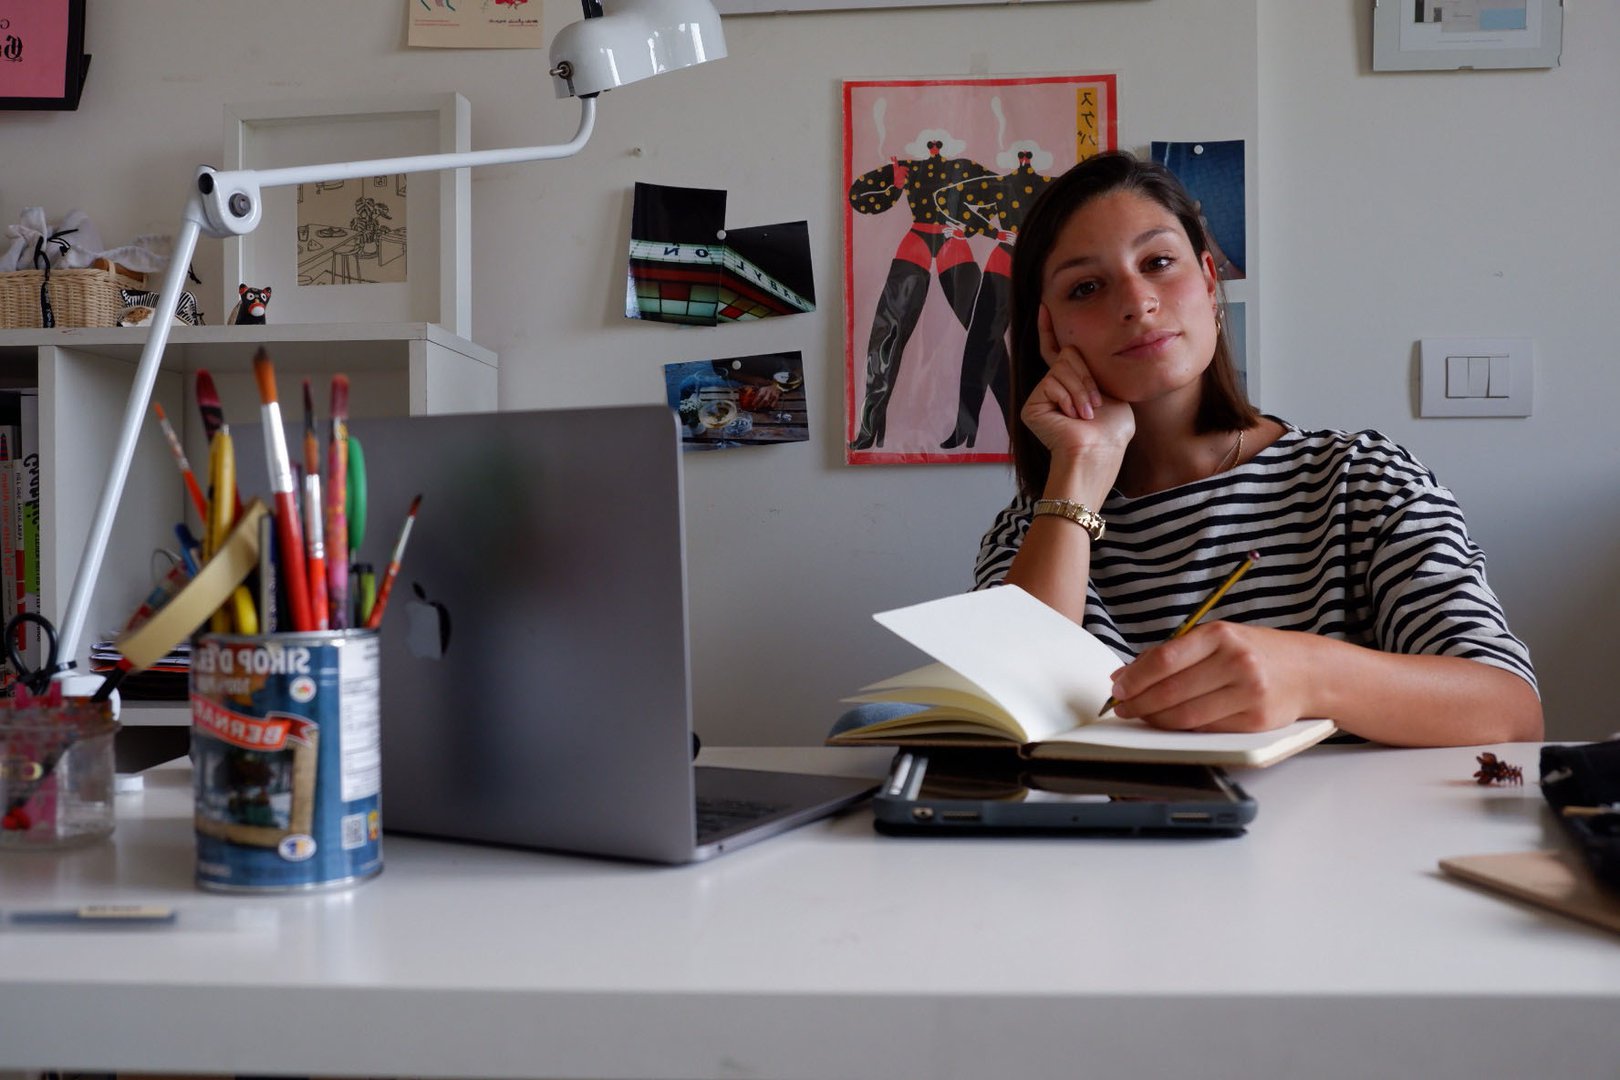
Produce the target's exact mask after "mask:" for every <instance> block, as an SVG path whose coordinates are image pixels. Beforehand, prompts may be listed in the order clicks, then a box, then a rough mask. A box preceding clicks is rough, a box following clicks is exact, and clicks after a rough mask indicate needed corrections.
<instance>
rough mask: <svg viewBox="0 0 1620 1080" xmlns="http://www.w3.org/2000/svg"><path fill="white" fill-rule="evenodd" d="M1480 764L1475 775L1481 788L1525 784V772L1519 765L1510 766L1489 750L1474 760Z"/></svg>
mask: <svg viewBox="0 0 1620 1080" xmlns="http://www.w3.org/2000/svg"><path fill="white" fill-rule="evenodd" d="M1474 760H1475V761H1477V762H1479V769H1478V771H1477V772H1475V773H1474V779H1475V780H1478V781H1479V785H1480V787H1488V786H1489V785H1491V784H1522V783H1524V770H1523V769H1522V768H1520V767H1519V766H1517V765H1509V764H1508V763H1507V762H1505V761H1503V760H1501V759H1500V758H1498V757H1497V756H1496V755H1495V754H1493V753H1491V752H1490V751H1489V750H1487V751H1485V752H1484V753H1483V754H1480V755H1479V756H1478V757H1477V758H1475V759H1474Z"/></svg>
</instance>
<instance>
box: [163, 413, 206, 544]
mask: <svg viewBox="0 0 1620 1080" xmlns="http://www.w3.org/2000/svg"><path fill="white" fill-rule="evenodd" d="M152 409H153V411H154V412H156V413H157V418H158V423H159V424H161V425H163V437H164V438H165V439H167V440H168V441H169V453H171V454H173V455H174V463H175V464H176V465H178V466H180V475H181V476H182V477H183V478H184V479H185V481H186V490H187V491H188V492H190V493H191V505H193V506H195V507H196V508H197V520H199V521H207V520H208V500H207V499H206V498H205V497H204V496H203V491H202V485H200V484H198V483H197V474H196V473H194V472H192V471H191V462H189V461H187V460H186V451H185V448H184V447H182V446H181V445H180V436H178V435H176V434H175V433H174V425H173V424H171V423H169V417H168V414H167V413H165V412H164V411H163V406H162V405H161V404H160V403H158V402H156V401H154V402H152Z"/></svg>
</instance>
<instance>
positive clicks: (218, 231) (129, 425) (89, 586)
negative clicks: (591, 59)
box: [57, 96, 596, 664]
mask: <svg viewBox="0 0 1620 1080" xmlns="http://www.w3.org/2000/svg"><path fill="white" fill-rule="evenodd" d="M579 107H580V117H579V128H578V130H577V131H576V132H575V133H574V137H573V138H572V139H570V140H569V141H568V142H565V143H554V144H551V145H548V146H524V147H514V148H511V149H506V150H467V151H449V152H445V153H441V154H418V155H415V156H413V157H396V158H378V159H376V160H372V161H348V162H336V163H333V164H330V165H294V166H288V167H286V168H279V169H257V170H255V169H241V170H233V171H228V172H220V171H217V170H214V169H209V168H203V169H199V170H198V173H197V184H196V189H195V190H194V191H193V192H192V193H191V197H190V198H189V199H187V200H186V207H185V210H184V211H183V212H182V214H181V218H180V231H179V233H178V234H177V235H176V237H175V242H174V251H173V253H172V254H171V255H170V257H169V266H168V269H167V270H166V271H165V272H164V274H163V284H162V286H161V287H160V290H159V298H158V302H157V303H156V304H155V305H153V307H154V311H153V313H152V323H151V330H150V332H149V333H148V334H147V337H146V343H145V345H144V346H143V347H142V349H141V358H140V360H139V362H138V363H137V364H136V366H135V379H134V382H133V384H132V385H131V386H130V390H129V400H128V401H127V402H126V403H125V405H124V419H123V423H122V424H121V426H120V427H119V429H118V444H117V446H116V447H115V448H114V450H113V460H112V466H111V468H110V469H109V470H108V472H107V480H106V483H105V484H104V485H102V489H101V496H100V498H99V499H98V500H97V502H96V512H95V516H94V517H93V518H92V519H91V522H90V533H89V535H88V536H86V537H85V542H84V550H83V552H82V553H81V554H80V556H79V568H78V570H77V572H76V573H75V574H74V576H73V590H72V592H71V593H70V594H69V596H68V603H67V609H66V611H65V612H64V613H63V616H62V619H61V622H60V624H59V626H58V630H57V649H58V653H57V654H58V656H60V658H61V660H62V662H63V663H64V664H65V663H67V662H69V661H72V660H75V659H77V658H78V651H79V637H80V635H81V634H83V632H84V620H85V616H86V614H87V609H88V608H89V606H90V597H91V596H92V595H93V594H94V592H95V588H96V579H97V578H98V577H99V576H100V574H101V563H102V560H103V559H104V558H105V557H106V555H107V541H108V538H109V537H110V536H111V534H112V524H113V517H114V516H115V515H116V514H117V512H118V503H119V500H120V499H121V498H122V497H123V494H124V482H125V480H127V479H128V477H129V466H130V462H131V461H133V460H134V457H135V443H136V441H137V440H138V439H139V437H140V434H141V424H142V422H143V421H144V420H145V418H146V408H147V405H148V404H149V403H150V402H151V400H152V387H153V385H154V384H155V383H156V382H157V373H158V369H159V368H160V367H161V365H162V359H163V350H164V349H165V348H166V347H167V346H168V343H169V331H170V329H171V328H172V326H173V324H174V313H175V311H176V309H178V307H179V305H180V293H181V291H182V290H183V289H184V287H185V275H186V271H187V270H188V269H189V268H190V266H191V258H192V256H193V255H194V254H195V253H196V250H197V238H198V237H199V236H200V235H202V234H204V233H206V234H207V235H209V236H212V237H216V238H222V237H226V236H240V235H244V234H246V233H250V232H252V231H253V230H254V229H255V228H257V227H258V225H259V221H260V218H261V216H262V207H261V205H260V201H259V191H260V190H261V189H263V188H267V187H285V186H287V185H289V184H309V183H314V182H316V181H318V180H354V179H359V178H361V177H366V176H381V175H383V174H385V173H411V172H433V171H435V170H438V169H466V168H476V167H478V166H481V165H511V164H516V163H518V162H523V161H544V160H547V159H551V158H562V157H569V156H571V155H573V154H577V153H579V151H580V150H582V149H584V147H585V144H586V142H588V141H589V140H590V137H591V132H592V130H593V129H594V128H595V126H596V98H595V97H594V96H592V97H584V98H580V99H579Z"/></svg>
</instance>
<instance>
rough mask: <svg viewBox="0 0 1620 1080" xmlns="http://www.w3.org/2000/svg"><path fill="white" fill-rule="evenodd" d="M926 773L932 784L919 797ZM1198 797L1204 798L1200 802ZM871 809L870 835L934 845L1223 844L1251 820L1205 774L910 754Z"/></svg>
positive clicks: (1223, 784) (1208, 770)
mask: <svg viewBox="0 0 1620 1080" xmlns="http://www.w3.org/2000/svg"><path fill="white" fill-rule="evenodd" d="M935 763H939V767H938V768H934V769H933V777H934V780H933V781H932V782H931V784H930V787H929V788H928V789H927V790H924V789H923V781H924V778H925V777H926V776H928V775H929V773H930V769H931V767H932V766H933V765H935ZM941 774H944V775H945V776H946V778H947V782H944V783H942V782H941V781H940V776H941ZM1199 791H1206V792H1209V793H1210V794H1207V795H1205V796H1203V797H1199V796H1198V792H1199ZM872 808H873V814H874V819H875V820H874V824H875V826H876V828H877V830H878V831H879V832H882V833H887V834H891V835H934V836H940V835H978V836H986V835H1040V834H1046V835H1061V834H1070V835H1093V836H1096V835H1180V836H1231V835H1237V834H1240V833H1242V832H1243V830H1244V827H1245V826H1246V825H1248V824H1249V823H1250V822H1251V821H1253V820H1254V818H1255V815H1256V813H1257V812H1258V810H1259V806H1258V804H1257V803H1256V802H1255V801H1254V799H1253V798H1252V797H1250V796H1249V794H1248V793H1247V792H1245V791H1244V790H1243V788H1242V787H1240V786H1239V785H1238V784H1237V783H1236V781H1234V780H1232V779H1231V777H1229V776H1228V775H1227V774H1226V773H1225V771H1224V770H1222V769H1219V768H1216V767H1213V766H1206V765H1143V764H1130V763H1121V762H1107V763H1098V762H1091V763H1085V762H1064V763H1056V764H1050V765H1049V764H1047V763H1042V764H1041V765H1039V766H1035V765H1032V764H1031V763H1030V762H1027V761H1024V760H1022V759H1020V758H1018V757H1016V756H1015V755H1010V754H1004V753H1001V752H997V751H974V752H971V753H967V752H941V751H916V750H902V751H901V752H899V753H898V754H896V755H895V759H894V762H893V764H892V765H891V767H890V771H889V776H888V779H887V780H885V782H884V784H883V787H882V788H881V789H880V790H879V792H878V794H877V795H875V796H874V797H873V801H872Z"/></svg>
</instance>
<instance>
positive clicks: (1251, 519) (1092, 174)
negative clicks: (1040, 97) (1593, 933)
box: [975, 154, 1542, 746]
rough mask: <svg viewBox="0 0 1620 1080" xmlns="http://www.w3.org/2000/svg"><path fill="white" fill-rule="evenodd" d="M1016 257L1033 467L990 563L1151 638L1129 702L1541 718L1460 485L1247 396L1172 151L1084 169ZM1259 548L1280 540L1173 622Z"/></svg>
mask: <svg viewBox="0 0 1620 1080" xmlns="http://www.w3.org/2000/svg"><path fill="white" fill-rule="evenodd" d="M1012 276H1013V285H1012V301H1011V303H1012V324H1011V325H1012V328H1013V339H1012V343H1011V344H1012V350H1011V360H1012V392H1013V401H1014V404H1015V406H1016V407H1017V409H1018V412H1017V416H1016V419H1015V420H1014V421H1013V424H1012V428H1013V430H1012V433H1011V437H1012V447H1013V461H1014V464H1015V466H1016V468H1017V472H1018V479H1019V485H1020V489H1021V490H1020V493H1019V495H1018V496H1017V498H1015V499H1014V501H1013V503H1012V505H1011V506H1009V507H1008V508H1007V509H1006V510H1004V511H1003V512H1002V513H1001V515H1000V516H999V517H998V518H997V520H996V522H995V524H994V525H993V526H992V527H991V529H990V531H989V532H988V533H986V534H985V537H984V541H983V545H982V547H981V550H980V554H979V560H978V566H977V570H976V575H975V578H976V585H977V587H980V588H983V587H986V586H988V585H992V584H997V583H1000V582H1002V581H1006V582H1010V583H1013V584H1017V585H1019V586H1020V587H1022V588H1023V589H1025V590H1026V591H1028V592H1030V593H1032V594H1033V595H1035V596H1037V597H1039V598H1040V599H1042V600H1044V601H1045V602H1046V603H1047V604H1049V605H1051V606H1052V607H1054V608H1056V609H1057V610H1059V611H1061V612H1063V613H1064V614H1066V615H1068V616H1069V617H1070V618H1072V619H1074V620H1076V621H1078V622H1080V623H1082V624H1083V625H1084V626H1085V627H1086V628H1087V629H1088V630H1090V631H1091V632H1092V633H1094V634H1096V635H1097V636H1098V637H1100V638H1101V639H1102V640H1103V641H1105V642H1107V643H1108V644H1109V645H1110V646H1112V647H1113V648H1114V649H1115V650H1116V651H1118V652H1120V653H1122V654H1126V655H1130V654H1135V655H1136V656H1137V659H1136V660H1134V661H1133V662H1131V663H1130V664H1128V665H1126V666H1125V667H1123V668H1121V669H1120V670H1119V671H1118V672H1117V673H1116V674H1115V676H1114V685H1113V694H1114V696H1115V698H1117V699H1118V704H1117V705H1116V707H1115V711H1116V712H1117V713H1118V714H1119V715H1120V716H1124V717H1138V718H1140V719H1142V720H1145V721H1146V722H1148V723H1150V724H1153V725H1154V726H1156V727H1163V728H1172V729H1201V730H1209V731H1259V730H1265V729H1268V728H1274V727H1279V726H1282V725H1284V724H1288V723H1290V722H1292V721H1294V720H1296V719H1298V718H1300V717H1304V716H1329V717H1332V718H1333V719H1335V720H1336V721H1337V722H1338V723H1339V725H1340V727H1341V728H1342V729H1344V730H1345V731H1348V732H1350V733H1353V734H1356V735H1360V736H1363V737H1365V738H1367V739H1371V740H1374V741H1377V742H1381V743H1388V744H1394V745H1403V746H1442V745H1468V744H1478V743H1494V742H1508V741H1515V740H1539V739H1540V738H1541V737H1542V714H1541V703H1540V699H1539V697H1538V696H1537V692H1536V688H1535V674H1534V671H1533V669H1532V668H1531V664H1530V657H1529V652H1528V650H1527V649H1526V648H1525V646H1524V644H1523V643H1522V642H1520V641H1519V640H1518V639H1517V638H1516V637H1514V636H1513V634H1512V633H1511V632H1510V631H1509V630H1508V627H1507V622H1506V619H1505V618H1504V616H1503V614H1502V610H1501V606H1500V604H1499V603H1498V601H1497V599H1496V596H1495V594H1494V593H1493V592H1492V591H1491V589H1490V587H1489V586H1488V585H1487V584H1486V581H1485V572H1484V556H1483V553H1482V552H1481V551H1480V550H1479V548H1478V547H1477V546H1475V545H1474V543H1473V542H1472V541H1471V540H1470V539H1469V537H1468V533H1467V529H1466V526H1465V524H1464V522H1463V518H1462V513H1461V511H1460V510H1459V509H1458V507H1457V504H1456V502H1455V500H1454V499H1453V498H1452V495H1451V493H1450V492H1449V491H1447V490H1446V489H1445V488H1444V487H1441V486H1440V485H1439V483H1438V482H1437V481H1436V480H1435V478H1434V476H1433V474H1431V473H1430V472H1429V471H1428V470H1427V469H1425V468H1424V467H1423V466H1422V465H1420V464H1419V463H1418V462H1417V461H1416V460H1414V459H1413V458H1412V457H1411V456H1410V455H1409V454H1407V453H1406V451H1404V450H1403V449H1401V448H1400V447H1399V446H1396V445H1395V444H1394V443H1392V442H1390V441H1389V440H1388V439H1386V438H1384V437H1383V436H1382V435H1379V434H1378V433H1376V432H1371V431H1364V432H1360V433H1356V434H1349V433H1346V432H1340V431H1303V430H1301V429H1299V428H1297V427H1295V426H1293V425H1291V424H1288V423H1286V422H1284V421H1282V420H1278V419H1276V418H1275V417H1271V416H1265V415H1262V414H1260V413H1259V412H1257V411H1256V410H1255V408H1254V407H1253V406H1252V405H1251V404H1250V403H1249V402H1248V401H1247V399H1246V398H1245V397H1244V394H1243V391H1242V390H1241V388H1240V386H1239V384H1238V380H1237V377H1236V374H1235V369H1234V367H1233V363H1232V359H1231V354H1230V352H1229V351H1228V349H1227V346H1226V343H1225V340H1224V338H1223V336H1222V333H1221V322H1220V295H1219V291H1218V286H1217V275H1216V270H1215V264H1214V259H1213V257H1212V255H1211V252H1210V249H1209V245H1208V241H1207V240H1206V238H1205V235H1204V232H1203V229H1202V228H1201V227H1200V225H1199V219H1198V212H1197V209H1196V207H1195V205H1194V203H1193V202H1192V200H1191V198H1190V197H1189V196H1188V194H1187V193H1186V191H1185V189H1183V188H1182V187H1181V185H1180V183H1179V182H1178V181H1177V180H1176V179H1175V177H1174V175H1173V174H1171V173H1170V172H1169V171H1168V170H1166V169H1164V168H1163V167H1161V166H1158V165H1154V164H1150V163H1145V162H1140V161H1137V160H1136V159H1135V158H1133V157H1131V156H1130V155H1128V154H1103V155H1099V156H1097V157H1093V158H1090V159H1088V160H1087V161H1085V162H1083V163H1081V164H1080V165H1078V166H1076V167H1075V168H1073V169H1071V170H1070V171H1069V172H1068V173H1066V174H1065V175H1064V176H1062V177H1061V178H1059V179H1058V180H1057V181H1055V182H1054V183H1053V184H1052V185H1051V186H1050V187H1049V188H1048V189H1047V191H1046V192H1045V194H1044V195H1043V196H1042V197H1041V199H1040V201H1039V202H1038V203H1037V204H1036V206H1035V207H1034V209H1033V210H1032V211H1031V213H1030V215H1029V217H1028V218H1027V219H1026V220H1025V222H1024V225H1023V228H1022V229H1021V230H1020V232H1019V236H1018V244H1017V247H1016V248H1015V251H1014V259H1013V275H1012ZM1250 550H1258V551H1260V552H1261V554H1262V557H1261V561H1260V562H1259V563H1258V564H1257V565H1256V566H1255V567H1254V568H1253V569H1252V570H1250V571H1249V573H1248V574H1247V576H1245V577H1244V578H1243V579H1242V580H1241V581H1240V582H1239V583H1238V584H1237V585H1236V586H1235V587H1234V588H1233V589H1232V590H1231V591H1230V592H1228V593H1227V594H1226V596H1225V597H1224V598H1223V599H1222V600H1221V602H1220V603H1219V604H1218V605H1217V606H1216V607H1215V609H1214V610H1213V611H1212V612H1211V613H1210V615H1209V616H1208V617H1207V618H1206V619H1205V620H1204V621H1203V622H1201V623H1200V624H1199V625H1198V626H1196V627H1195V628H1193V629H1192V630H1191V631H1190V632H1188V633H1187V634H1185V635H1183V636H1182V637H1180V638H1177V639H1175V640H1167V639H1168V638H1169V637H1170V634H1171V633H1172V632H1173V631H1174V630H1175V628H1176V627H1177V626H1178V625H1179V624H1180V623H1181V621H1182V620H1183V619H1184V618H1185V617H1186V616H1187V614H1188V613H1189V612H1191V611H1192V610H1193V609H1195V608H1196V607H1197V606H1198V604H1199V603H1200V602H1201V601H1202V600H1203V599H1204V597H1205V596H1206V595H1207V594H1208V593H1209V592H1210V591H1211V590H1212V589H1213V588H1214V586H1216V585H1217V584H1218V583H1220V582H1221V581H1222V580H1223V579H1224V578H1225V577H1226V576H1227V575H1228V573H1229V572H1230V571H1231V570H1233V569H1234V568H1235V567H1236V566H1237V565H1238V564H1239V563H1240V562H1241V561H1242V559H1243V557H1244V555H1245V553H1246V552H1248V551H1250Z"/></svg>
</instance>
